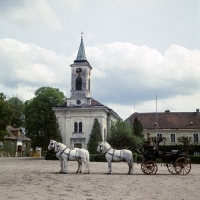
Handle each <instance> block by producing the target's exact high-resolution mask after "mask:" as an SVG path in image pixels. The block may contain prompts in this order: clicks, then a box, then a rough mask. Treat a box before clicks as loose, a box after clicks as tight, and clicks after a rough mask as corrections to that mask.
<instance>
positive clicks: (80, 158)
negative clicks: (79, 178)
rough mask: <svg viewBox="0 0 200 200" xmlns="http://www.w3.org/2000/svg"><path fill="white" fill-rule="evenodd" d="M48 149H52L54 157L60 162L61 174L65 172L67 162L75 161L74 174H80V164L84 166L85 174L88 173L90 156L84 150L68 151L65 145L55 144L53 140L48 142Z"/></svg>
mask: <svg viewBox="0 0 200 200" xmlns="http://www.w3.org/2000/svg"><path fill="white" fill-rule="evenodd" d="M48 149H49V150H50V149H54V151H55V153H56V156H57V157H58V158H59V160H60V165H61V172H63V173H66V172H67V161H68V160H70V161H77V162H78V170H77V171H76V173H78V172H79V173H81V170H82V163H84V164H85V173H88V174H89V173H90V166H89V159H90V155H89V152H88V151H87V150H86V149H79V148H74V149H70V148H68V147H67V146H66V145H64V144H62V143H59V142H56V141H55V140H50V144H49V146H48Z"/></svg>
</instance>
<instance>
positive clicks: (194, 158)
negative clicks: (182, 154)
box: [189, 155, 200, 164]
mask: <svg viewBox="0 0 200 200" xmlns="http://www.w3.org/2000/svg"><path fill="white" fill-rule="evenodd" d="M189 158H190V159H191V160H190V162H191V163H192V164H200V156H192V155H189Z"/></svg>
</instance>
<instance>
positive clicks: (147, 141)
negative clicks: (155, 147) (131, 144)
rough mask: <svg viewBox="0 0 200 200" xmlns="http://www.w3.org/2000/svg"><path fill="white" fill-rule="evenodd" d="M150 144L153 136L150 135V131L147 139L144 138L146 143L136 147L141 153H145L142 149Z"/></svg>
mask: <svg viewBox="0 0 200 200" xmlns="http://www.w3.org/2000/svg"><path fill="white" fill-rule="evenodd" d="M150 145H151V137H150V133H147V138H146V140H144V144H143V145H142V146H141V147H140V148H139V149H136V151H137V152H138V153H140V154H143V152H142V149H143V148H144V147H146V146H150Z"/></svg>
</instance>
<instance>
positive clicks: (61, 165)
mask: <svg viewBox="0 0 200 200" xmlns="http://www.w3.org/2000/svg"><path fill="white" fill-rule="evenodd" d="M59 160H60V173H62V172H63V159H62V158H59Z"/></svg>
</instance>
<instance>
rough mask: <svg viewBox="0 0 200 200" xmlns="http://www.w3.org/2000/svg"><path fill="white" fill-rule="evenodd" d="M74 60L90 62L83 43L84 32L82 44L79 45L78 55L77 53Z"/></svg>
mask: <svg viewBox="0 0 200 200" xmlns="http://www.w3.org/2000/svg"><path fill="white" fill-rule="evenodd" d="M74 62H75V63H78V62H88V61H87V58H86V55H85V48H84V44H83V33H81V43H80V46H79V50H78V55H77V57H76V60H75V61H74Z"/></svg>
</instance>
